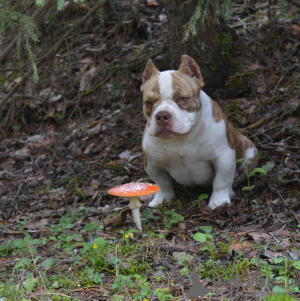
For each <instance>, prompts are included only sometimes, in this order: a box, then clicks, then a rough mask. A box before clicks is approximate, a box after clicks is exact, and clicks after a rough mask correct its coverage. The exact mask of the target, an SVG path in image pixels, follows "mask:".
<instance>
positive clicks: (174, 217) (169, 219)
mask: <svg viewBox="0 0 300 301" xmlns="http://www.w3.org/2000/svg"><path fill="white" fill-rule="evenodd" d="M164 213H165V214H166V215H167V216H166V217H164V224H165V227H166V228H172V227H173V226H174V225H176V224H178V223H179V222H182V221H183V220H184V217H183V216H181V215H180V214H178V213H176V212H175V209H172V210H170V211H165V212H164Z"/></svg>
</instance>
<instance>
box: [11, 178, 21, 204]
mask: <svg viewBox="0 0 300 301" xmlns="http://www.w3.org/2000/svg"><path fill="white" fill-rule="evenodd" d="M22 186H23V183H21V184H20V185H19V187H18V191H17V193H16V194H15V197H14V200H13V202H12V205H13V206H15V205H16V199H17V196H18V194H19V193H20V190H21V188H22Z"/></svg>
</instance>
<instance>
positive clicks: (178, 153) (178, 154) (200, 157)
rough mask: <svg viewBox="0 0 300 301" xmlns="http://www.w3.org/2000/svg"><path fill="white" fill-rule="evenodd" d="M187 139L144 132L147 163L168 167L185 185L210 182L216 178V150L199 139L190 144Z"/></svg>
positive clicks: (199, 184)
mask: <svg viewBox="0 0 300 301" xmlns="http://www.w3.org/2000/svg"><path fill="white" fill-rule="evenodd" d="M185 138H186V137H183V139H180V138H179V139H171V140H162V139H159V138H154V137H151V136H147V135H145V137H144V140H143V149H144V152H145V153H146V157H147V166H150V168H151V166H157V167H160V168H162V169H164V170H166V171H167V172H168V173H169V174H170V175H171V176H172V178H173V179H174V180H176V181H177V182H178V183H180V184H182V185H185V186H204V185H210V184H211V183H212V181H213V179H214V177H215V170H214V167H213V162H212V160H213V158H214V157H215V156H214V150H213V149H212V148H211V146H208V145H201V144H199V143H196V141H195V142H194V143H187V142H186V141H185V140H186V139H185ZM161 140H162V141H161ZM146 170H147V167H146Z"/></svg>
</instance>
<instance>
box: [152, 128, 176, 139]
mask: <svg viewBox="0 0 300 301" xmlns="http://www.w3.org/2000/svg"><path fill="white" fill-rule="evenodd" d="M154 136H155V137H158V138H162V139H174V138H176V137H178V136H181V135H180V134H178V133H175V132H172V131H169V130H166V129H162V130H160V131H158V132H156V133H155V135H154Z"/></svg>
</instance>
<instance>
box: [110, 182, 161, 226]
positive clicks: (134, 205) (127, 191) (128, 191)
mask: <svg viewBox="0 0 300 301" xmlns="http://www.w3.org/2000/svg"><path fill="white" fill-rule="evenodd" d="M159 189H160V188H159V187H158V186H157V185H154V184H146V183H128V184H124V185H120V186H116V187H114V188H111V189H109V190H108V193H109V194H111V195H114V196H121V197H129V198H130V202H129V208H130V209H131V210H132V217H133V221H134V223H135V224H136V226H137V227H138V229H139V230H140V231H142V223H141V217H140V207H141V206H142V204H141V203H140V201H139V199H138V197H139V196H143V195H149V194H153V193H156V192H157V191H158V190H159Z"/></svg>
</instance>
